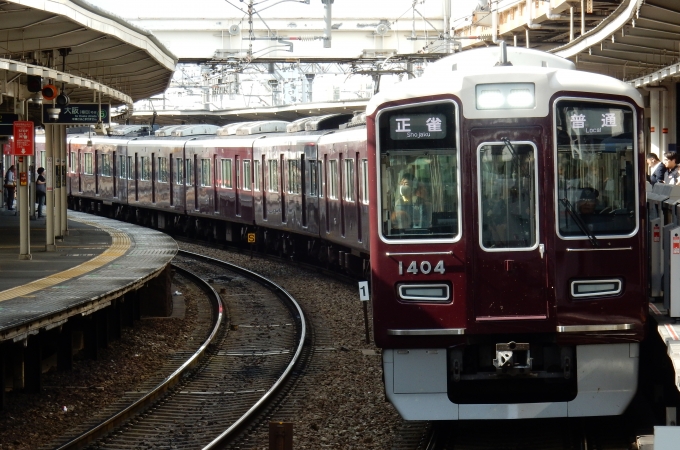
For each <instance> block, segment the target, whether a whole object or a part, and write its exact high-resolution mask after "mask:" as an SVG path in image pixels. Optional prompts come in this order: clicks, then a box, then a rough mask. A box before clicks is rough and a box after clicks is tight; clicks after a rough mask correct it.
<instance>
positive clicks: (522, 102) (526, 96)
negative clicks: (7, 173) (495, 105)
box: [508, 89, 534, 108]
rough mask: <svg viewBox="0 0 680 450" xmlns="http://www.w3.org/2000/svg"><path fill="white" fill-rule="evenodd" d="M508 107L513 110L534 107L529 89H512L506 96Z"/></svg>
mask: <svg viewBox="0 0 680 450" xmlns="http://www.w3.org/2000/svg"><path fill="white" fill-rule="evenodd" d="M508 105H510V106H511V107H513V108H528V107H530V106H533V105H534V96H533V94H532V93H531V91H530V90H529V89H513V90H511V91H510V94H509V95H508Z"/></svg>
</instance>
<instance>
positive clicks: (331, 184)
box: [328, 159, 338, 200]
mask: <svg viewBox="0 0 680 450" xmlns="http://www.w3.org/2000/svg"><path fill="white" fill-rule="evenodd" d="M328 198H330V199H334V200H335V199H337V198H338V160H337V159H331V160H330V161H328Z"/></svg>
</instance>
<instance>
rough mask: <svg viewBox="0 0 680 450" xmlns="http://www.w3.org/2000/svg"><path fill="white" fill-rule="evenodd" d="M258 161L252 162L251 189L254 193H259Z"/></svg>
mask: <svg viewBox="0 0 680 450" xmlns="http://www.w3.org/2000/svg"><path fill="white" fill-rule="evenodd" d="M260 174H261V172H260V161H258V160H257V159H256V160H254V161H253V177H254V178H253V189H254V190H256V191H259V190H260V189H261V188H260V183H261V181H260V180H261V177H260Z"/></svg>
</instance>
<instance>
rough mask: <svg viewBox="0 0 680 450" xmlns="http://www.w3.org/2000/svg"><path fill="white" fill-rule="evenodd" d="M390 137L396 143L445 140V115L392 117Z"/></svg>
mask: <svg viewBox="0 0 680 450" xmlns="http://www.w3.org/2000/svg"><path fill="white" fill-rule="evenodd" d="M390 137H391V138H392V139H394V140H396V141H403V140H410V139H444V138H445V137H446V116H445V115H444V114H408V115H403V116H402V115H399V116H394V117H390Z"/></svg>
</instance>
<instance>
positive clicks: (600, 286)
mask: <svg viewBox="0 0 680 450" xmlns="http://www.w3.org/2000/svg"><path fill="white" fill-rule="evenodd" d="M622 288H623V283H622V282H621V280H619V279H616V278H614V279H610V280H574V281H572V282H571V296H572V297H574V298H589V297H602V296H609V295H618V294H620V293H621V291H622Z"/></svg>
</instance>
